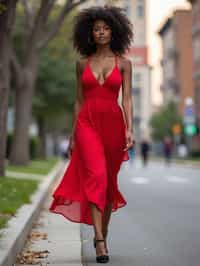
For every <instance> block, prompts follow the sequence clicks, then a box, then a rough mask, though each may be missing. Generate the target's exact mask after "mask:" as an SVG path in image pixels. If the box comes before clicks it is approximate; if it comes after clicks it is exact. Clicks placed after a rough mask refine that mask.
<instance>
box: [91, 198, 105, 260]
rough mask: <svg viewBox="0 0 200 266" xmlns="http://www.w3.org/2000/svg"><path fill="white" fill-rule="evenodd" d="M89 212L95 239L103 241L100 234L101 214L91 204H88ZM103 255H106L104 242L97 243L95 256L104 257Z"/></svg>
mask: <svg viewBox="0 0 200 266" xmlns="http://www.w3.org/2000/svg"><path fill="white" fill-rule="evenodd" d="M90 210H91V215H92V220H93V224H94V234H95V239H104V236H103V233H102V213H101V212H100V210H99V209H98V208H97V207H96V205H95V204H93V203H90ZM105 254H106V249H105V244H104V242H97V244H96V255H97V256H100V255H105Z"/></svg>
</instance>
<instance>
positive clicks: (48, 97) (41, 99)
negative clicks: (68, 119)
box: [33, 50, 75, 120]
mask: <svg viewBox="0 0 200 266" xmlns="http://www.w3.org/2000/svg"><path fill="white" fill-rule="evenodd" d="M74 97H75V69H74V64H73V63H72V62H68V63H67V61H66V60H65V59H56V58H53V57H52V56H51V55H50V52H49V51H48V50H45V51H43V52H42V54H41V60H40V65H39V73H38V79H37V83H36V95H35V97H34V100H33V113H34V115H35V116H37V117H43V118H44V119H47V120H48V119H55V118H56V117H58V116H59V115H62V113H63V112H67V110H71V109H72V108H73V101H74Z"/></svg>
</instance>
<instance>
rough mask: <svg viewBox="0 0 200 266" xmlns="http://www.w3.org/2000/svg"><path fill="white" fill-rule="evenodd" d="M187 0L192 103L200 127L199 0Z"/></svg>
mask: <svg viewBox="0 0 200 266" xmlns="http://www.w3.org/2000/svg"><path fill="white" fill-rule="evenodd" d="M189 2H190V3H191V4H192V47H193V79H194V96H195V97H194V103H195V113H196V118H197V124H198V126H199V127H200V0H190V1H189Z"/></svg>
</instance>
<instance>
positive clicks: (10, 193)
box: [0, 177, 38, 215]
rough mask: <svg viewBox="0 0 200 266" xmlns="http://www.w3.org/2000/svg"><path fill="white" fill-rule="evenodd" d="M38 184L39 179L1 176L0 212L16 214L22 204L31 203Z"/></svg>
mask: <svg viewBox="0 0 200 266" xmlns="http://www.w3.org/2000/svg"><path fill="white" fill-rule="evenodd" d="M37 186H38V181H37V180H28V179H16V178H10V177H6V178H0V213H2V214H12V215H13V214H15V212H16V210H17V209H18V208H19V207H20V206H21V205H22V204H25V203H30V195H31V194H32V193H33V192H34V191H35V190H36V188H37Z"/></svg>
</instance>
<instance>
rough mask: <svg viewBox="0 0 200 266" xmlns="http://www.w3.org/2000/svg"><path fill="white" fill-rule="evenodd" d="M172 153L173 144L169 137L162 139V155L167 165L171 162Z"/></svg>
mask: <svg viewBox="0 0 200 266" xmlns="http://www.w3.org/2000/svg"><path fill="white" fill-rule="evenodd" d="M172 151H173V143H172V140H171V138H170V137H169V136H166V137H164V139H163V153H164V158H165V162H166V163H167V164H168V165H169V164H170V162H171V157H172Z"/></svg>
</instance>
